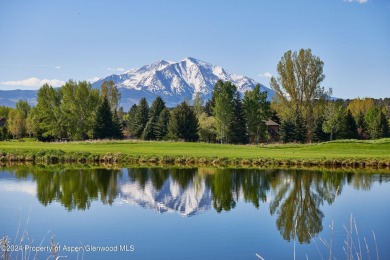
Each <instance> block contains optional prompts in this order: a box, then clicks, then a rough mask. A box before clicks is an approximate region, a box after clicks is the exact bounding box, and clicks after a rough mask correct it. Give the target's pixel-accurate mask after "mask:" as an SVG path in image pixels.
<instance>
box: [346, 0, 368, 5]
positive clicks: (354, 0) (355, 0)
mask: <svg viewBox="0 0 390 260" xmlns="http://www.w3.org/2000/svg"><path fill="white" fill-rule="evenodd" d="M344 2H347V3H353V2H358V3H359V4H365V3H367V2H368V0H344Z"/></svg>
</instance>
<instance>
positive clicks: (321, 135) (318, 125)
mask: <svg viewBox="0 0 390 260" xmlns="http://www.w3.org/2000/svg"><path fill="white" fill-rule="evenodd" d="M323 123H324V119H323V117H322V116H321V117H319V118H317V120H316V122H315V129H314V132H313V142H325V141H328V140H329V138H330V136H329V134H327V133H325V132H324V131H323V130H322V125H323Z"/></svg>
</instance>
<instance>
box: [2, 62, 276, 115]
mask: <svg viewBox="0 0 390 260" xmlns="http://www.w3.org/2000/svg"><path fill="white" fill-rule="evenodd" d="M220 79H221V80H223V81H230V82H232V83H233V84H234V85H236V86H237V88H238V91H240V92H242V93H244V92H245V91H246V90H250V89H253V88H254V87H255V86H256V84H258V83H257V82H256V81H254V80H253V79H251V78H248V77H245V76H241V75H237V74H232V73H229V72H228V71H226V70H225V69H223V68H222V67H220V66H215V65H212V64H210V63H207V62H204V61H201V60H197V59H194V58H191V57H188V58H185V59H183V60H181V61H179V62H169V61H165V60H161V61H157V62H155V63H152V64H149V65H145V66H142V67H141V68H137V69H131V70H128V71H126V72H125V73H123V74H119V75H116V74H113V75H109V76H107V77H105V78H101V79H99V80H98V81H95V82H93V83H92V86H93V87H94V88H97V89H100V87H101V84H102V83H103V82H104V81H109V80H112V81H114V83H115V84H116V85H117V86H118V88H119V91H120V93H121V94H122V99H121V102H120V106H123V107H124V109H125V110H128V109H129V108H130V107H131V105H133V104H136V103H138V101H139V100H140V99H141V98H142V97H145V98H146V99H147V100H148V102H149V104H150V103H151V102H152V101H153V100H154V99H155V98H156V97H157V96H161V97H162V98H163V99H164V101H165V102H166V104H167V106H169V107H174V106H176V105H177V104H179V103H181V102H182V101H184V100H189V101H190V100H192V99H193V97H194V95H195V93H196V92H200V93H201V95H202V97H203V99H204V100H207V99H210V98H211V93H212V91H213V88H214V85H215V83H216V82H217V81H218V80H220ZM260 88H261V91H266V92H267V93H268V100H271V99H272V97H273V96H274V92H273V91H272V90H271V89H269V88H267V87H265V86H264V85H261V84H260ZM37 92H38V91H37V90H0V105H3V106H9V107H15V104H16V102H17V101H18V100H20V99H23V100H27V101H28V102H29V103H30V104H31V105H35V104H36V95H37Z"/></svg>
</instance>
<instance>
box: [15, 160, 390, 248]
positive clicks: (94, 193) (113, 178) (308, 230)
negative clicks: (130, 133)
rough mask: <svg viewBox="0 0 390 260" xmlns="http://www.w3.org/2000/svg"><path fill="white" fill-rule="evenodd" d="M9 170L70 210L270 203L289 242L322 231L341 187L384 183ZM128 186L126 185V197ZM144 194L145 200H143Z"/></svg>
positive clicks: (278, 174) (245, 173)
mask: <svg viewBox="0 0 390 260" xmlns="http://www.w3.org/2000/svg"><path fill="white" fill-rule="evenodd" d="M8 172H10V173H13V174H14V175H15V176H16V177H17V178H21V179H23V178H32V179H33V180H34V181H35V182H36V183H37V198H38V200H39V201H40V203H42V204H43V205H45V206H47V205H49V204H50V203H52V202H53V201H58V202H60V203H61V204H62V205H63V206H64V207H65V208H66V209H67V210H69V211H70V210H86V209H88V208H89V207H90V206H91V202H92V201H97V200H99V201H101V202H102V203H103V204H108V205H111V204H112V203H113V202H114V201H115V199H116V198H118V196H119V195H121V197H125V196H129V198H130V197H131V196H133V197H132V198H135V197H137V198H138V201H135V202H134V204H138V205H152V206H153V205H159V207H161V206H165V207H166V208H165V211H168V210H175V211H177V212H179V213H180V214H183V215H187V216H193V215H195V214H198V213H199V212H200V211H204V210H208V209H210V208H211V207H213V208H214V209H215V210H216V211H217V212H222V211H230V210H232V209H234V208H235V206H236V204H237V202H238V201H239V200H243V201H245V202H250V203H252V204H253V206H254V207H256V208H259V207H260V204H261V203H264V202H269V211H270V214H272V215H274V214H275V215H276V216H277V220H276V227H277V229H278V230H279V231H280V233H281V235H282V236H283V238H284V239H285V240H288V241H290V240H291V239H294V236H295V234H296V237H297V239H298V241H299V242H300V243H308V242H310V234H311V235H316V234H318V233H319V232H321V230H322V229H323V226H322V219H323V218H324V213H323V212H322V211H321V206H322V205H323V204H324V202H326V203H328V204H332V203H333V202H334V201H335V199H336V197H337V196H338V195H339V194H340V193H341V192H342V190H343V187H344V185H346V184H349V185H351V186H352V187H354V188H355V189H365V190H368V189H370V187H371V185H372V181H373V179H378V178H379V180H380V181H383V178H382V175H379V177H378V175H375V176H373V175H369V174H357V173H348V172H331V171H307V170H258V169H216V168H199V169H198V168H190V169H188V168H187V169H179V168H130V169H127V173H128V174H127V175H126V174H124V175H122V171H121V170H113V169H57V170H49V169H46V168H45V167H43V168H40V167H29V168H23V167H20V168H16V170H8ZM385 179H386V180H387V179H388V178H387V177H386V178H385ZM127 184H131V185H130V186H127V190H126V192H127V193H126V192H125V191H124V187H125V186H126V185H127ZM134 192H138V195H137V196H135V194H134ZM140 192H141V193H140ZM142 192H144V193H142ZM145 194H148V196H149V195H150V196H149V197H148V198H145V197H147V196H144V195H145ZM147 199H148V200H149V201H147ZM140 200H142V201H140ZM164 203H165V204H166V205H164ZM263 205H264V204H263ZM152 206H150V208H152ZM165 211H162V212H165Z"/></svg>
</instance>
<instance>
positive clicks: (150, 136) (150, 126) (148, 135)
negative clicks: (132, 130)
mask: <svg viewBox="0 0 390 260" xmlns="http://www.w3.org/2000/svg"><path fill="white" fill-rule="evenodd" d="M156 123H157V118H156V117H155V116H152V117H151V118H149V121H148V122H147V123H146V125H145V128H144V131H143V132H142V136H141V137H142V139H143V140H155V139H156V135H155V134H154V133H155V129H156Z"/></svg>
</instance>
